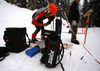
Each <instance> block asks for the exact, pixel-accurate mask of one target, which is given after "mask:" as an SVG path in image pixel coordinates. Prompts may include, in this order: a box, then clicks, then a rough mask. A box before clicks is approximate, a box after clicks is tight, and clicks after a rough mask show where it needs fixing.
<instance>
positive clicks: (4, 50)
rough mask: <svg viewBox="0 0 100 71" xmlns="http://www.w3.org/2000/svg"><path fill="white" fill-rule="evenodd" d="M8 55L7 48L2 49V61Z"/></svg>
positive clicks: (0, 52)
mask: <svg viewBox="0 0 100 71" xmlns="http://www.w3.org/2000/svg"><path fill="white" fill-rule="evenodd" d="M8 55H9V54H8V49H7V48H6V47H0V61H2V60H4V59H5V57H6V56H8Z"/></svg>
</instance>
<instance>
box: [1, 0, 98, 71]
mask: <svg viewBox="0 0 100 71" xmlns="http://www.w3.org/2000/svg"><path fill="white" fill-rule="evenodd" d="M36 10H37V9H36ZM36 10H34V11H31V10H28V9H24V8H19V7H17V6H15V5H11V4H8V3H6V2H5V1H4V0H0V46H5V42H4V40H3V35H4V31H5V28H7V27H26V28H27V33H28V35H29V37H30V38H31V34H32V33H33V32H34V31H35V27H34V25H32V23H31V21H32V14H33V13H34V12H35V11H36ZM46 21H47V20H44V22H46ZM52 23H53V22H52ZM52 23H51V25H48V26H47V27H45V28H46V29H52ZM62 23H63V24H62V34H61V39H62V41H63V43H70V44H72V43H71V34H68V33H65V32H68V30H69V28H66V26H67V23H66V21H65V20H62ZM78 32H82V28H78ZM37 37H38V38H40V33H39V34H38V35H37ZM84 38H85V35H84V34H77V39H78V40H79V41H80V45H75V44H73V45H74V46H72V47H71V48H68V49H65V52H64V58H63V60H62V64H63V66H64V68H65V71H100V64H98V63H97V62H96V61H95V59H97V60H98V61H99V62H100V42H99V41H100V28H98V27H95V28H88V34H87V40H86V44H85V45H84V44H83V43H84ZM83 45H84V46H85V47H86V49H88V51H90V53H91V54H92V56H93V57H92V56H91V55H90V54H89V53H88V52H87V51H86V50H85V49H84V47H83ZM34 46H35V44H33V45H32V44H31V46H30V47H29V48H27V49H26V50H28V49H30V48H32V47H34ZM26 50H24V51H22V52H20V53H10V55H9V56H8V57H6V58H5V59H4V60H3V61H1V62H0V71H62V69H61V66H60V64H59V65H58V66H57V67H56V68H46V67H45V65H43V64H42V65H41V63H40V58H41V57H42V54H41V53H38V54H36V55H35V56H33V57H29V56H27V55H26V54H25V51H26ZM70 51H71V56H70ZM85 53H86V54H85ZM84 54H85V56H84V58H83V59H82V60H80V58H81V57H82V56H83V55H84ZM94 58H95V59H94Z"/></svg>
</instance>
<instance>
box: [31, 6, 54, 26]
mask: <svg viewBox="0 0 100 71" xmlns="http://www.w3.org/2000/svg"><path fill="white" fill-rule="evenodd" d="M45 10H46V8H40V9H39V10H37V11H36V12H35V13H34V14H33V15H32V19H33V20H32V24H34V25H35V26H43V20H44V19H46V18H48V17H47V16H46V12H45ZM48 19H49V21H48V22H47V24H50V23H51V21H52V20H53V19H54V16H50V17H49V18H48Z"/></svg>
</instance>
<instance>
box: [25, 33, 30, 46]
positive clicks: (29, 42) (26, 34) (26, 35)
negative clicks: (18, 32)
mask: <svg viewBox="0 0 100 71" xmlns="http://www.w3.org/2000/svg"><path fill="white" fill-rule="evenodd" d="M25 35H26V36H27V38H28V44H26V45H27V47H29V46H30V39H29V36H28V34H27V33H25Z"/></svg>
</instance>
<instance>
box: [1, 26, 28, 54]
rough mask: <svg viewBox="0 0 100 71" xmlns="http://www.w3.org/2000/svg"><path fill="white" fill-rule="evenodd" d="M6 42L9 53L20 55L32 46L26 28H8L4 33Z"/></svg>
mask: <svg viewBox="0 0 100 71" xmlns="http://www.w3.org/2000/svg"><path fill="white" fill-rule="evenodd" d="M26 36H27V38H28V41H29V42H28V44H26V43H27V42H26ZM3 38H4V41H5V43H6V47H7V48H8V51H9V52H16V53H19V52H21V51H23V50H25V49H26V48H27V47H28V46H29V45H30V40H29V37H28V34H27V33H26V28H25V27H23V28H15V27H11V28H6V30H5V31H4V37H3Z"/></svg>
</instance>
